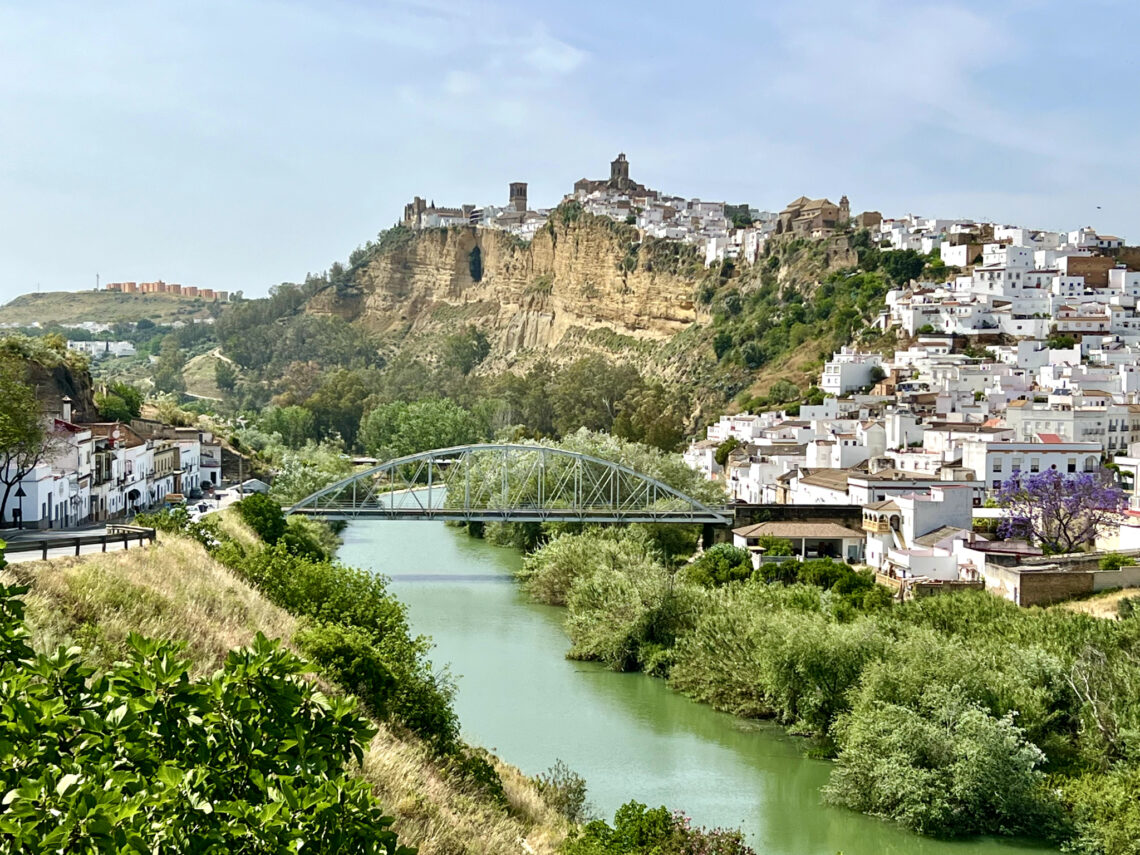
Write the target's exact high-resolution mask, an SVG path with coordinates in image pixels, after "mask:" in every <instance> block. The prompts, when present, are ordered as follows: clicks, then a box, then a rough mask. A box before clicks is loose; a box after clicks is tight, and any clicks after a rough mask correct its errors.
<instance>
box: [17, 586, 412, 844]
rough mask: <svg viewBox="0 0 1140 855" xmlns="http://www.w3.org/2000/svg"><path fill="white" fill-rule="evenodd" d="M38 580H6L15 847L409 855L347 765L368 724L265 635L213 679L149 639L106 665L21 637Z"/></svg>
mask: <svg viewBox="0 0 1140 855" xmlns="http://www.w3.org/2000/svg"><path fill="white" fill-rule="evenodd" d="M26 591H27V588H16V587H3V586H0V732H4V733H8V734H10V735H12V736H17V735H18V738H11V739H5V740H0V786H2V787H3V789H4V792H5V793H6V796H5V797H4V809H3V811H2V812H0V829H2V831H3V834H4V837H5V839H7V840H8V841H9V846H10V847H11V848H12V851H20V852H48V851H65V850H67V851H71V850H72V849H73V848H74V847H76V846H79V847H80V848H83V849H84V850H85V851H107V852H110V851H114V852H127V851H132V852H134V851H171V852H206V851H227V852H238V853H253V852H268V851H273V852H283V851H298V850H305V851H308V850H310V849H311V850H313V851H321V852H331V851H336V852H344V853H353V852H360V853H376V852H383V853H388V855H412V853H413V852H414V850H411V849H408V848H406V847H401V846H399V844H398V842H397V837H396V834H395V833H394V832H393V831H392V830H391V825H392V823H393V819H392V818H391V817H388V816H385V815H384V814H383V812H382V811H381V810H380V807H379V806H378V805H377V804H376V802H375V801H374V799H373V798H372V795H371V791H370V786H369V785H368V783H367V782H365V781H363V780H361V779H357V778H353V777H351V776H350V775H348V774H347V772H346V768H347V767H348V765H349V764H350V763H352V762H354V761H355V762H359V761H360V759H361V758H362V757H363V748H364V745H365V744H366V742H367V741H368V739H369V738H370V737H371V736H372V728H371V727H370V725H369V724H368V722H367V721H365V720H364V719H362V718H360V717H359V716H358V715H357V714H356V712H355V710H354V704H353V701H352V700H351V699H349V698H326V697H324V696H323V695H321V694H320V693H319V692H317V691H316V689H315V688H314V687H313V686H312V684H311V683H310V682H308V681H307V680H305V679H303V676H302V675H303V673H304V671H305V670H306V669H305V666H304V663H302V662H301V661H300V660H299V659H297V658H296V657H295V656H293V655H292V654H290V653H288V652H287V651H285V650H282V649H281V647H280V646H279V644H278V643H277V642H272V641H269V640H268V639H266V638H265V637H264V636H262V635H260V634H259V635H258V636H257V639H256V641H255V642H254V644H253V645H252V646H251V647H250V648H248V649H245V650H235V651H232V652H231V653H230V654H229V656H228V657H227V659H226V662H225V665H224V667H223V668H222V670H221V671H219V672H218V673H217V674H215V675H214V677H212V678H210V679H209V680H192V679H191V678H190V676H189V669H190V664H189V662H188V661H185V660H183V659H181V658H180V655H179V654H180V648H179V647H178V646H177V645H174V644H170V643H167V642H156V641H151V640H148V639H144V638H140V637H138V636H131V637H130V638H129V640H128V644H129V646H130V652H129V654H128V657H127V660H126V661H124V662H120V663H118V664H116V665H115V666H114V667H113V668H112V669H111V670H110V671H109V672H108V673H106V674H102V675H96V674H94V673H93V672H92V670H91V669H89V668H87V667H85V666H84V665H83V664H82V662H81V661H80V658H79V655H78V653H77V652H76V651H74V650H68V651H65V650H63V649H62V648H61V649H59V650H58V651H57V652H56V653H54V654H50V655H45V654H40V655H36V654H35V653H34V652H33V651H32V650H31V649H30V648H29V647H28V646H27V645H26V643H25V642H24V640H23V639H24V637H25V635H26V631H25V630H24V628H23V625H22V619H23V604H22V603H20V602H19V601H18V600H17V599H15V598H16V597H17V596H19V595H21V594H23V593H25V592H26Z"/></svg>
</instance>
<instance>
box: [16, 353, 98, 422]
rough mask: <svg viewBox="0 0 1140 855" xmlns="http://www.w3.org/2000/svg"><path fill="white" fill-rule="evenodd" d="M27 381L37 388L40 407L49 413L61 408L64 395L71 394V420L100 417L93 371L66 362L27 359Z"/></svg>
mask: <svg viewBox="0 0 1140 855" xmlns="http://www.w3.org/2000/svg"><path fill="white" fill-rule="evenodd" d="M26 365H27V369H28V382H29V383H30V384H31V385H32V386H33V387H34V388H35V390H36V398H37V399H38V400H39V402H40V407H41V408H42V409H43V411H44V412H45V413H47V414H49V415H59V414H60V413H61V412H62V402H63V398H64V396H66V397H68V398H71V412H72V416H71V418H72V421H76V422H93V421H96V420H97V417H98V411H97V410H96V409H95V389H94V384H93V383H92V380H91V372H90V371H86V370H83V371H79V370H76V369H74V368H72V367H71V366H70V365H67V364H66V363H63V364H59V365H54V366H50V367H49V366H45V365H41V364H40V363H39V362H36V361H34V360H27V361H26Z"/></svg>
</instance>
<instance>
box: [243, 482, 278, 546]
mask: <svg viewBox="0 0 1140 855" xmlns="http://www.w3.org/2000/svg"><path fill="white" fill-rule="evenodd" d="M234 507H235V508H236V509H237V512H238V516H240V517H241V518H242V521H243V522H244V523H245V524H246V525H248V526H249V527H250V528H252V529H253V530H254V532H255V533H256V534H257V536H258V537H260V538H261V539H262V540H263V541H265V542H266V543H267V544H268V545H269V546H273V545H274V544H275V543H277V541H279V540H280V539H281V536H282V535H283V534H285V514H284V512H283V511H282V510H281V505H280V504H278V503H277V502H276V501H274V500H273V499H271V498H269V496H266V495H265V494H263V493H251V494H250V495H248V496H246V497H245V498H244V499H242V500H241V501H240V502H235V503H234Z"/></svg>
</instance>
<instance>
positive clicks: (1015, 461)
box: [1013, 457, 1021, 472]
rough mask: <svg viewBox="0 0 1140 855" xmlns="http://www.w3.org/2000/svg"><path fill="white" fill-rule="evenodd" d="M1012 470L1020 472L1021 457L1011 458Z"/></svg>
mask: <svg viewBox="0 0 1140 855" xmlns="http://www.w3.org/2000/svg"><path fill="white" fill-rule="evenodd" d="M1013 471H1014V472H1020V471H1021V458H1020V457H1015V458H1013Z"/></svg>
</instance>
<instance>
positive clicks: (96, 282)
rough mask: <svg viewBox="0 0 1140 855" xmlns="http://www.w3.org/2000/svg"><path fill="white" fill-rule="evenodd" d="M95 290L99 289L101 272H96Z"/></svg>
mask: <svg viewBox="0 0 1140 855" xmlns="http://www.w3.org/2000/svg"><path fill="white" fill-rule="evenodd" d="M95 290H96V291H98V290H99V274H98V273H96V274H95Z"/></svg>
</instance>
